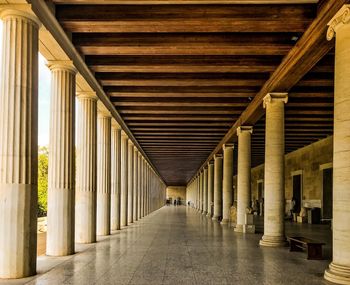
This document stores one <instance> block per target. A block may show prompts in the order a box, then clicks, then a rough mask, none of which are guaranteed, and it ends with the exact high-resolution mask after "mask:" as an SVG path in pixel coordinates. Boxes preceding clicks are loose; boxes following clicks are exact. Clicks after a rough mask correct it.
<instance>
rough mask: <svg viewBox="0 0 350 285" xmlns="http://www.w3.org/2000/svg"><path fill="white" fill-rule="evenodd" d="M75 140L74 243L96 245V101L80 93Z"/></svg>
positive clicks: (90, 94) (95, 98) (92, 94)
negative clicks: (94, 243) (93, 243)
mask: <svg viewBox="0 0 350 285" xmlns="http://www.w3.org/2000/svg"><path fill="white" fill-rule="evenodd" d="M77 105H78V109H77V138H76V141H77V143H76V160H77V170H76V186H75V187H76V189H75V191H76V192H75V241H76V242H78V243H92V242H96V176H97V166H96V158H97V97H96V95H95V92H79V93H78V104H77Z"/></svg>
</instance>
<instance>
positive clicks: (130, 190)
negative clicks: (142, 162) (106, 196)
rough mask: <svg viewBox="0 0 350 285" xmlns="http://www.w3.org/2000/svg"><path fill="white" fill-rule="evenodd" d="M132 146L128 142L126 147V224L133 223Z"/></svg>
mask: <svg viewBox="0 0 350 285" xmlns="http://www.w3.org/2000/svg"><path fill="white" fill-rule="evenodd" d="M133 211H134V145H133V143H132V142H131V140H129V146H128V224H131V223H133V222H134V217H133Z"/></svg>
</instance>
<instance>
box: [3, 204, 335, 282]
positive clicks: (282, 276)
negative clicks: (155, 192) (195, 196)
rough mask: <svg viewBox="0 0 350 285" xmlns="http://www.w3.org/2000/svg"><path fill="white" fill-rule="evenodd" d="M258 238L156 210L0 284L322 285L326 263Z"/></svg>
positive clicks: (191, 213) (177, 210) (174, 210)
mask: <svg viewBox="0 0 350 285" xmlns="http://www.w3.org/2000/svg"><path fill="white" fill-rule="evenodd" d="M293 227H295V228H292V227H291V226H290V225H287V234H288V232H294V233H295V232H296V231H298V230H300V229H301V225H296V226H295V225H294V226H293ZM303 227H305V228H304V229H302V230H303V231H304V234H306V235H307V230H308V225H303ZM312 227H313V230H312V231H313V234H314V235H315V234H316V235H317V233H318V232H320V236H318V239H321V240H322V239H323V240H325V241H326V240H327V239H328V235H329V234H330V231H329V230H328V226H321V225H320V226H315V225H312ZM260 238H261V235H260V234H256V235H246V236H242V235H241V234H239V233H235V232H234V231H233V230H232V229H230V228H227V227H223V226H221V225H220V224H219V223H217V222H215V221H212V220H211V219H207V218H205V217H204V216H203V215H201V214H198V212H196V210H194V209H192V208H186V207H184V206H180V207H174V206H169V207H163V208H161V209H160V210H158V211H156V212H154V213H152V214H150V215H149V216H147V217H145V218H144V219H142V220H140V221H138V222H137V223H135V224H133V225H130V226H129V227H127V228H125V230H123V231H118V232H115V233H114V234H113V235H111V236H108V237H105V238H102V239H101V240H100V241H99V242H98V243H96V244H93V245H89V246H88V247H89V248H86V245H85V247H84V248H78V251H79V252H80V251H82V250H83V249H84V251H82V252H80V253H78V254H76V255H73V256H69V257H60V258H55V257H45V256H42V257H39V259H38V273H39V274H38V275H37V276H34V277H32V278H26V279H21V280H13V281H8V280H7V281H0V284H5V283H6V284H24V283H25V284H40V285H43V284H50V285H54V284H103V285H109V284H182V285H185V284H215V285H217V284H244V285H249V284H274V285H277V284H288V285H292V284H308V285H312V284H317V285H318V284H328V282H327V281H325V280H324V279H323V278H322V276H323V272H324V270H325V268H326V267H327V265H328V263H329V261H328V260H323V261H315V260H306V258H305V254H303V253H295V252H293V253H290V252H289V251H288V248H275V249H270V248H263V247H259V246H258V243H259V239H260ZM326 251H327V250H326ZM57 262H61V263H60V264H59V265H57ZM54 265H56V266H55V267H54V268H53V269H52V270H50V269H49V268H50V267H53V266H54ZM47 270H49V271H47ZM43 271H47V272H45V273H43ZM4 282H5V283H4Z"/></svg>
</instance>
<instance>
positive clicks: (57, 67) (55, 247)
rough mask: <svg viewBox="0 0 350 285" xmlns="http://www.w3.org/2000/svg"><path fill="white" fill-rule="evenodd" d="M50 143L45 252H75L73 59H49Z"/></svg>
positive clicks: (67, 253) (60, 253)
mask: <svg viewBox="0 0 350 285" xmlns="http://www.w3.org/2000/svg"><path fill="white" fill-rule="evenodd" d="M48 67H49V68H50V70H51V74H52V76H51V104H50V146H49V174H48V203H47V208H48V211H47V234H46V254H47V255H53V256H64V255H70V254H73V253H74V242H75V241H74V226H75V225H74V220H75V219H74V202H75V75H76V69H75V67H74V66H73V63H72V62H70V61H56V62H49V64H48Z"/></svg>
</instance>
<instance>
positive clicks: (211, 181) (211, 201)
mask: <svg viewBox="0 0 350 285" xmlns="http://www.w3.org/2000/svg"><path fill="white" fill-rule="evenodd" d="M213 205H214V162H213V161H211V162H209V163H208V206H207V207H208V214H207V217H210V218H211V217H212V216H213Z"/></svg>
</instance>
